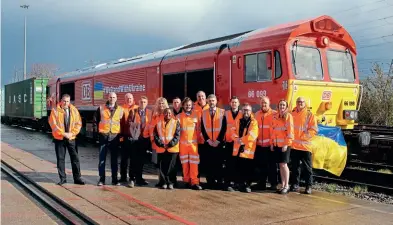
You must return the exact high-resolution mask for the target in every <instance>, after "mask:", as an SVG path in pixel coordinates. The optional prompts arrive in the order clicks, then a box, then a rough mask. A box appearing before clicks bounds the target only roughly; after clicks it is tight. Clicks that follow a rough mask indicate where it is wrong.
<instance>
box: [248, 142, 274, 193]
mask: <svg viewBox="0 0 393 225" xmlns="http://www.w3.org/2000/svg"><path fill="white" fill-rule="evenodd" d="M254 165H255V170H256V176H257V177H256V178H257V182H260V183H261V184H262V185H263V184H266V179H267V178H269V182H270V184H271V185H272V186H274V185H277V183H278V165H277V163H276V157H275V154H274V152H272V151H270V147H261V146H257V148H256V150H255V158H254Z"/></svg>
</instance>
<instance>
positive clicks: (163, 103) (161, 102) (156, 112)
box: [143, 97, 169, 164]
mask: <svg viewBox="0 0 393 225" xmlns="http://www.w3.org/2000/svg"><path fill="white" fill-rule="evenodd" d="M166 108H169V106H168V101H167V100H166V98H163V97H159V98H157V100H156V104H155V107H154V109H153V113H152V117H151V120H150V123H149V124H148V125H146V128H145V129H144V131H143V137H144V138H150V142H151V148H152V151H153V152H152V161H153V163H154V164H157V153H156V148H157V146H156V144H155V142H154V135H153V130H154V127H155V126H156V123H157V121H158V120H159V119H163V118H164V109H166Z"/></svg>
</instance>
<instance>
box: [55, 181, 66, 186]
mask: <svg viewBox="0 0 393 225" xmlns="http://www.w3.org/2000/svg"><path fill="white" fill-rule="evenodd" d="M65 183H67V181H66V180H60V181H59V183H57V184H58V185H63V184H65Z"/></svg>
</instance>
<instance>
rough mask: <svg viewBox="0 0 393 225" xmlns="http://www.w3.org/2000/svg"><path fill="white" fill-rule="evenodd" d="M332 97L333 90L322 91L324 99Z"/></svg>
mask: <svg viewBox="0 0 393 225" xmlns="http://www.w3.org/2000/svg"><path fill="white" fill-rule="evenodd" d="M331 98H332V91H324V92H322V100H327V101H329V100H330V99H331Z"/></svg>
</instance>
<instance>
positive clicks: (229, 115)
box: [224, 96, 243, 188]
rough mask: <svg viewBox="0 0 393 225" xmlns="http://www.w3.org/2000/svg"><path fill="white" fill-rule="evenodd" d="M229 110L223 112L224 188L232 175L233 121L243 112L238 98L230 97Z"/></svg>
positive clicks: (240, 116)
mask: <svg viewBox="0 0 393 225" xmlns="http://www.w3.org/2000/svg"><path fill="white" fill-rule="evenodd" d="M229 103H230V105H231V109H229V110H226V111H225V118H226V120H227V130H226V133H225V149H224V150H225V153H224V154H225V156H224V157H225V158H224V160H225V162H224V164H225V167H224V176H225V179H224V183H225V185H224V186H225V188H226V187H228V186H229V184H228V182H227V180H228V181H230V180H231V177H232V173H231V171H230V170H229V163H230V162H229V161H230V160H231V159H232V151H233V139H232V132H233V131H232V128H233V127H234V126H235V121H236V120H238V119H240V118H242V116H243V112H242V111H241V110H240V107H239V105H240V102H239V98H238V97H236V96H232V97H231V99H230V102H229Z"/></svg>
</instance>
